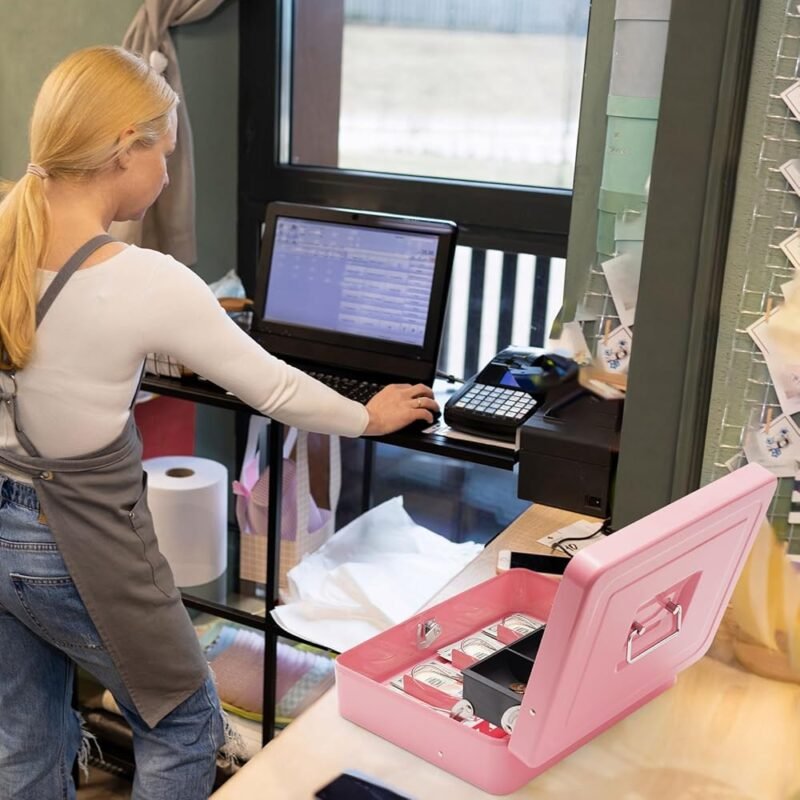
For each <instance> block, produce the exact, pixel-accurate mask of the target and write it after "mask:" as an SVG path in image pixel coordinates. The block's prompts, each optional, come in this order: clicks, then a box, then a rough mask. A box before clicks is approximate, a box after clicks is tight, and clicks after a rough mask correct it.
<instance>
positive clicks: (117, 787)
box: [78, 767, 131, 800]
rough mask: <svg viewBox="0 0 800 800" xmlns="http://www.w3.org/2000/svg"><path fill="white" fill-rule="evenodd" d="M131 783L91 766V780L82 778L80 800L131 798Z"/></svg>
mask: <svg viewBox="0 0 800 800" xmlns="http://www.w3.org/2000/svg"><path fill="white" fill-rule="evenodd" d="M130 796H131V784H130V783H129V782H128V781H126V780H125V779H124V778H118V777H117V776H116V775H111V774H109V773H108V772H103V771H102V770H99V769H95V768H94V767H90V768H89V780H88V781H87V780H86V779H85V778H83V777H82V778H81V785H80V788H79V789H78V800H130Z"/></svg>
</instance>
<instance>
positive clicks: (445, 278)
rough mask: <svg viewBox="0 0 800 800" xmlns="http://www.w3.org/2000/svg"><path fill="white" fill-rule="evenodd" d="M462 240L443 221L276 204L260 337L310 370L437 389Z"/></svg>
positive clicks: (265, 259) (261, 284)
mask: <svg viewBox="0 0 800 800" xmlns="http://www.w3.org/2000/svg"><path fill="white" fill-rule="evenodd" d="M455 233H456V228H455V225H454V224H453V223H451V222H446V221H440V220H429V219H420V218H415V217H400V216H394V215H389V214H375V213H370V212H362V211H352V210H346V209H333V208H324V207H320V206H306V205H298V204H292V203H272V204H271V205H270V206H269V207H268V209H267V216H266V221H265V225H264V233H263V237H262V243H261V244H262V247H261V258H260V262H259V272H258V276H257V277H258V281H257V283H258V286H257V294H256V314H255V315H254V316H255V319H254V321H253V328H254V335H255V337H256V338H257V339H258V341H259V342H261V344H263V345H264V347H266V348H267V349H268V350H270V351H271V352H272V353H274V354H275V355H277V356H280V357H283V358H288V359H289V360H294V361H295V362H298V361H301V362H307V364H308V365H309V366H327V367H341V368H346V369H348V370H356V371H358V372H365V373H372V374H374V375H376V376H377V377H380V376H382V375H383V376H386V377H387V378H388V379H391V380H408V381H423V382H428V383H429V382H431V381H432V380H433V376H434V373H435V369H436V360H437V357H438V352H439V345H440V341H441V333H442V325H443V321H444V311H445V304H446V301H447V291H448V288H449V282H450V271H451V268H452V260H453V251H454V248H455ZM301 366H302V364H301Z"/></svg>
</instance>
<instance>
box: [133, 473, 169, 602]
mask: <svg viewBox="0 0 800 800" xmlns="http://www.w3.org/2000/svg"><path fill="white" fill-rule="evenodd" d="M128 519H129V520H130V523H131V528H132V529H133V532H134V533H135V534H136V536H138V538H139V541H140V542H141V543H142V551H143V554H144V557H145V559H146V561H147V563H148V564H149V565H150V569H151V571H152V573H153V583H154V584H155V586H156V588H158V589H159V590H160V591H161V592H162V594H164V595H166V596H167V597H172V596H173V594H174V593H175V581H174V580H173V577H172V570H171V569H170V566H169V564H168V563H167V559H166V558H164V556H163V555H162V554H161V551H160V550H159V549H158V540H157V539H156V533H155V528H154V526H153V515H152V514H151V513H150V508H149V507H148V505H147V473H146V472H145V473H143V478H142V493H141V494H140V495H139V499H138V500H137V501H136V502H135V503H134V504H133V506H132V507H131V510H130V511H129V512H128Z"/></svg>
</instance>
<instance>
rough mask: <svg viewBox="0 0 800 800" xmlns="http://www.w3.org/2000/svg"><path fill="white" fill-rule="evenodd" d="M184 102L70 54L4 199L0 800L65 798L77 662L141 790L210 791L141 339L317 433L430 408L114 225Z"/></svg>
mask: <svg viewBox="0 0 800 800" xmlns="http://www.w3.org/2000/svg"><path fill="white" fill-rule="evenodd" d="M177 102H178V98H177V97H176V95H175V93H174V92H173V91H172V90H171V89H170V87H169V86H168V85H167V84H166V83H165V81H164V80H163V79H162V78H161V76H159V75H158V74H156V73H155V72H154V71H153V70H151V69H150V68H149V67H148V66H147V65H146V64H145V63H144V62H143V61H142V60H141V59H139V58H138V57H136V56H134V55H131V54H130V53H128V52H126V51H124V50H122V49H120V48H114V47H94V48H89V49H86V50H81V51H79V52H77V53H75V54H73V55H71V56H69V57H68V58H67V59H66V60H65V61H63V62H62V63H61V64H59V65H58V66H57V67H56V68H55V69H54V70H53V72H52V73H51V74H50V75H49V76H48V77H47V79H46V80H45V82H44V85H43V86H42V89H41V91H40V93H39V96H38V98H37V101H36V105H35V108H34V111H33V117H32V120H31V129H30V149H31V160H30V163H29V164H28V167H27V170H26V173H25V175H24V176H23V177H22V178H21V179H20V180H19V181H18V182H17V183H16V184H14V185H12V186H7V187H6V195H5V197H4V199H3V200H2V203H0V347H1V349H0V400H2V401H3V402H2V409H0V642H2V648H0V653H1V654H0V709H2V713H0V797H8V798H12V797H13V798H14V800H45V798H48V799H49V798H56V797H59V798H71V797H74V794H75V788H74V786H73V783H72V779H71V772H72V765H73V763H74V761H75V758H76V756H77V754H78V752H79V749H80V748H81V737H82V733H81V727H80V722H79V719H78V717H77V715H76V714H75V712H74V711H73V710H72V709H71V705H70V698H71V691H72V679H73V674H74V665H75V664H79V665H80V666H82V667H84V668H85V669H86V670H88V671H89V672H90V673H92V674H93V675H94V676H95V677H96V678H97V679H98V680H99V681H100V682H101V683H102V684H103V685H104V686H106V687H107V688H108V689H110V690H111V692H112V693H113V695H114V697H115V698H116V700H117V702H118V704H119V706H120V708H121V709H122V712H123V714H124V715H125V717H126V719H127V721H128V722H129V723H130V725H131V728H132V729H133V734H134V745H135V755H136V776H135V780H134V788H133V796H134V797H135V798H142V799H143V798H147V800H167V799H168V800H184V799H185V800H190V799H192V800H194V799H195V798H196V799H197V800H200V798H206V797H207V796H208V794H209V793H210V791H211V786H212V782H213V775H214V764H215V756H216V753H217V750H218V748H220V747H221V746H222V745H223V744H224V738H225V737H224V732H223V721H222V717H221V714H220V710H219V701H218V699H217V695H216V691H215V689H214V684H213V681H212V680H211V678H210V677H209V672H208V667H207V664H206V662H205V659H204V658H203V654H202V652H201V650H200V648H199V646H198V643H197V639H196V636H195V634H194V632H193V630H192V626H191V624H190V622H189V618H188V616H187V614H186V612H185V610H184V608H183V606H182V603H181V600H180V595H179V593H178V591H177V590H176V588H175V585H174V583H173V580H172V574H171V572H170V569H169V566H168V565H167V563H166V562H165V560H164V558H163V557H162V556H161V554H160V552H159V550H158V545H157V543H156V540H155V535H154V532H153V525H152V519H151V517H150V513H149V511H148V508H147V492H146V485H145V482H144V476H143V472H142V467H141V447H140V443H139V439H138V437H137V435H136V431H135V427H134V425H133V422H132V418H131V413H130V408H131V404H132V402H133V398H134V395H135V394H136V390H137V386H138V382H139V378H140V373H141V368H142V363H143V360H144V358H145V355H146V354H147V353H148V352H152V351H156V352H169V353H171V354H173V355H174V356H175V357H177V358H178V359H179V360H180V361H182V362H183V363H185V364H187V365H188V366H189V367H191V368H192V369H194V370H195V371H196V372H198V373H200V374H202V375H205V376H206V377H208V378H210V379H211V380H213V381H215V382H216V383H218V384H220V385H222V386H224V387H225V388H227V389H229V390H230V391H232V392H233V393H234V394H236V395H238V396H239V397H241V398H242V399H243V400H244V401H245V402H247V403H249V404H250V405H252V406H253V407H254V408H255V409H257V410H258V411H260V412H262V413H264V414H268V415H269V416H272V417H274V418H275V419H279V420H281V421H283V422H286V423H288V424H292V425H296V426H298V427H301V428H304V429H306V430H311V431H319V432H324V433H337V434H342V435H345V436H359V435H362V434H373V433H384V432H389V431H392V430H395V429H397V428H400V427H402V426H404V425H406V424H408V423H410V422H412V421H414V420H422V419H424V420H429V421H430V420H432V415H431V412H432V411H433V410H434V409H436V403H435V401H434V400H433V398H432V396H431V392H430V390H429V389H428V388H427V387H424V386H390V387H388V388H387V389H384V390H383V391H382V392H380V393H379V394H378V395H376V396H375V397H374V398H373V399H372V400H371V401H370V402H369V403H368V404H367V406H366V407H365V406H362V405H360V404H358V403H354V402H352V401H350V400H346V399H344V398H343V397H341V396H339V395H338V394H336V393H335V392H333V391H332V390H329V389H327V388H326V387H324V386H323V385H322V384H319V383H317V382H316V381H314V380H312V379H310V378H309V377H307V376H305V375H304V374H302V373H300V372H298V371H297V370H295V369H293V368H291V367H289V366H287V365H286V364H284V363H283V362H281V361H278V360H277V359H275V358H273V357H271V356H270V355H269V354H268V353H266V352H264V350H263V349H261V348H260V347H259V346H258V345H257V344H255V343H254V342H253V341H252V340H251V339H250V338H249V337H248V336H247V335H246V334H244V333H242V332H241V331H240V330H239V329H238V328H237V326H236V325H234V324H233V323H232V322H230V321H229V320H228V318H227V317H226V315H225V314H224V313H223V312H222V311H221V309H220V307H219V305H218V303H217V302H216V300H215V299H214V298H213V296H212V294H211V293H210V291H209V290H208V289H207V287H206V286H205V284H203V283H202V281H201V280H200V279H199V278H197V277H196V276H195V275H194V273H192V272H191V271H190V270H189V269H187V268H186V267H185V266H183V265H181V264H179V263H178V262H176V261H175V260H174V259H172V258H170V257H169V256H166V255H163V254H161V253H157V252H154V251H152V250H144V249H141V248H138V247H134V246H126V245H124V244H122V243H120V242H117V241H114V240H113V239H111V238H110V237H109V236H107V234H106V231H107V230H108V227H109V225H110V224H111V223H112V222H113V221H115V220H131V219H138V218H140V217H141V216H142V215H143V214H144V212H145V211H146V209H147V208H148V207H149V206H150V205H151V204H152V203H153V201H154V200H155V199H156V197H158V195H159V193H160V192H161V190H162V189H163V188H164V186H166V185H167V182H168V180H169V179H168V171H167V159H168V158H169V155H170V153H171V151H172V149H173V148H174V146H175V135H176V113H175V108H176V104H177Z"/></svg>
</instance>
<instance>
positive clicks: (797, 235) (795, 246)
mask: <svg viewBox="0 0 800 800" xmlns="http://www.w3.org/2000/svg"><path fill="white" fill-rule="evenodd" d="M778 246H779V247H780V248H781V250H783V254H784V255H785V256H786V258H788V259H789V262H790V263H791V265H792V266H793V267H794V268H795V269H800V231H795V232H794V233H793V234H792V235H791V236H789V237H788V238H786V239H784V240H783V241H782V242H781V243H780V244H779V245H778Z"/></svg>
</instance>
